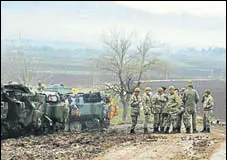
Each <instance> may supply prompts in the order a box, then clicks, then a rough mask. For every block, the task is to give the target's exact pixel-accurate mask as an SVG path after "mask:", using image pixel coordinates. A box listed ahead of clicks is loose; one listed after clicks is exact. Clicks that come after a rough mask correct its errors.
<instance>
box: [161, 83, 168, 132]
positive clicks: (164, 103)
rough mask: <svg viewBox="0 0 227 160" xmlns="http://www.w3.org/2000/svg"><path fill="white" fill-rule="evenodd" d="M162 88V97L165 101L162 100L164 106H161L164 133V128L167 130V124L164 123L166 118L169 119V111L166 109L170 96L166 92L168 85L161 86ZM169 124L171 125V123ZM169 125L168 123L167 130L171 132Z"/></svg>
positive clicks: (162, 130)
mask: <svg viewBox="0 0 227 160" xmlns="http://www.w3.org/2000/svg"><path fill="white" fill-rule="evenodd" d="M161 88H162V89H163V93H162V95H161V96H162V99H163V101H162V108H161V125H160V126H161V131H160V132H161V133H164V130H165V125H164V121H165V119H166V118H167V119H168V112H167V111H166V105H167V102H168V96H167V94H166V92H165V91H166V87H161ZM169 126H170V123H169ZM169 126H168V124H167V126H166V127H167V128H166V130H167V132H169Z"/></svg>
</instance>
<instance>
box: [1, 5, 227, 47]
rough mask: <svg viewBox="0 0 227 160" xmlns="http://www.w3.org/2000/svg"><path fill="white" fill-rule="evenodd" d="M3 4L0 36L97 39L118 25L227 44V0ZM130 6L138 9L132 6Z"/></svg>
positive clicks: (185, 40) (170, 39)
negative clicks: (226, 0) (217, 0)
mask: <svg viewBox="0 0 227 160" xmlns="http://www.w3.org/2000/svg"><path fill="white" fill-rule="evenodd" d="M1 4H2V5H1V36H2V37H1V38H3V37H16V36H18V35H19V33H20V34H21V35H22V36H23V37H26V38H37V39H52V40H64V41H80V42H85V43H90V44H93V45H94V44H95V45H96V44H97V43H99V42H100V37H101V35H102V33H103V31H106V30H107V29H108V28H111V27H118V28H123V29H125V30H128V31H136V32H137V34H140V33H142V32H146V31H150V32H151V33H152V35H153V36H154V37H155V38H156V39H158V40H161V41H164V42H166V43H168V44H170V45H173V46H183V47H193V46H195V47H210V46H219V47H224V48H225V44H226V2H225V1H224V2H223V1H220V2H216V1H213V2H212V1H207V2H204V1H203V2H202V1H199V2H197V1H195V2H194V1H192V2H190V1H185V2H182V1H180V2H177V1H166V2H163V1H161V2H157V1H131V2H126V1H118V2H117V1H114V2H76V1H74V2H64V1H62V2H38V1H36V2H24V3H21V2H1ZM89 4H90V5H89ZM119 5H120V6H119ZM128 8H131V9H134V10H130V11H129V10H128ZM140 11H144V12H140ZM146 13H147V14H146ZM177 15H180V16H177ZM159 18H160V19H159Z"/></svg>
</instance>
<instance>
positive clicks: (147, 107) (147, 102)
mask: <svg viewBox="0 0 227 160" xmlns="http://www.w3.org/2000/svg"><path fill="white" fill-rule="evenodd" d="M142 104H143V111H144V114H145V115H149V114H151V96H150V95H147V94H146V93H144V94H143V99H142Z"/></svg>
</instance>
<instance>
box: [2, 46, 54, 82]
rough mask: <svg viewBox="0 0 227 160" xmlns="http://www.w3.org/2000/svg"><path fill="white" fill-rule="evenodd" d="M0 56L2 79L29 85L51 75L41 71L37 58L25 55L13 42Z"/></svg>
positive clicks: (48, 78) (46, 78) (47, 78)
mask: <svg viewBox="0 0 227 160" xmlns="http://www.w3.org/2000/svg"><path fill="white" fill-rule="evenodd" d="M1 58H2V63H1V77H2V78H3V81H17V82H19V83H21V84H23V85H26V86H31V85H32V84H33V85H34V84H35V83H37V81H38V80H39V79H42V80H43V79H45V80H46V81H48V80H50V78H51V76H52V74H51V73H48V74H44V73H42V72H41V71H40V69H41V64H40V63H39V59H37V58H35V57H30V56H28V55H25V53H24V52H23V49H22V47H21V46H16V45H15V44H13V45H12V46H9V47H8V50H7V51H6V54H4V56H2V57H1Z"/></svg>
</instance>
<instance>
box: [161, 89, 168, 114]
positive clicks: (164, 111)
mask: <svg viewBox="0 0 227 160" xmlns="http://www.w3.org/2000/svg"><path fill="white" fill-rule="evenodd" d="M162 97H163V99H164V101H163V104H162V109H161V112H162V113H168V111H167V102H168V95H167V94H166V93H163V94H162Z"/></svg>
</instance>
